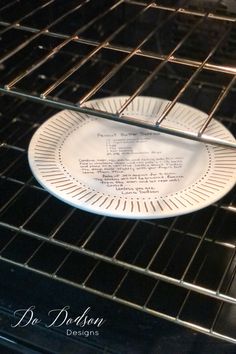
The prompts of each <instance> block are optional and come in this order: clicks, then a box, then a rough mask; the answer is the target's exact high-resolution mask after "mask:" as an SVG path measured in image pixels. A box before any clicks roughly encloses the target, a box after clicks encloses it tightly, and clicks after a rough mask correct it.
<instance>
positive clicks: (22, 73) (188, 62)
mask: <svg viewBox="0 0 236 354" xmlns="http://www.w3.org/2000/svg"><path fill="white" fill-rule="evenodd" d="M54 3H55V0H49V1H47V2H45V3H44V4H41V5H40V6H39V7H37V8H35V9H33V10H31V11H29V12H28V13H26V14H24V15H23V16H22V17H21V18H19V19H18V20H15V21H14V22H12V23H9V22H7V21H4V19H3V20H1V21H0V24H1V25H2V26H3V27H5V28H3V29H2V30H1V32H2V33H6V32H7V31H8V30H9V29H13V28H14V29H16V30H21V31H26V32H30V33H32V35H31V36H29V37H28V38H27V39H26V40H24V41H23V42H21V43H20V44H18V45H17V46H16V47H15V48H13V49H11V50H10V51H9V52H7V53H4V54H3V55H2V56H1V58H0V63H1V64H3V66H4V63H5V61H6V60H8V59H10V58H12V57H14V55H15V54H17V53H18V52H19V51H21V50H22V49H23V48H25V47H27V46H28V45H30V44H31V43H32V41H33V40H35V39H36V38H38V37H39V36H42V38H44V36H45V37H46V36H49V37H54V38H58V39H61V40H62V42H60V43H59V44H57V45H56V46H54V47H53V48H50V50H49V52H48V53H46V54H44V55H43V57H41V58H39V59H37V60H35V61H34V62H33V63H32V64H31V65H30V66H28V67H26V68H24V69H23V70H21V69H19V71H18V73H17V74H16V75H15V77H13V78H11V80H9V82H8V83H5V84H4V85H3V86H0V92H1V93H4V94H9V95H13V96H18V97H22V98H27V99H30V100H34V101H37V102H40V103H44V104H47V105H52V106H54V107H56V108H59V109H63V108H65V109H71V110H75V111H79V112H84V113H88V114H92V115H96V116H98V117H101V118H105V119H111V120H114V121H119V122H123V123H125V124H131V125H135V126H139V127H143V128H146V129H151V130H155V131H159V132H163V133H166V134H171V135H175V136H179V137H183V138H187V139H192V140H196V141H200V142H203V143H209V144H213V145H219V146H223V147H226V148H233V149H235V148H236V143H235V142H230V141H225V140H222V139H218V138H213V137H212V136H209V135H207V134H205V133H204V132H205V130H206V128H207V126H208V125H209V123H210V121H211V119H212V118H213V115H214V114H215V113H216V111H217V110H218V109H219V108H220V107H221V104H222V102H223V100H224V99H225V98H226V97H228V95H229V94H230V93H231V92H232V90H233V89H234V84H235V73H236V68H235V67H234V66H232V65H222V64H218V63H217V64H216V63H214V62H212V63H211V61H210V60H211V58H212V57H213V55H214V54H215V52H216V51H217V49H218V48H219V47H220V46H221V45H222V43H223V41H224V39H225V38H226V37H227V35H228V34H229V33H230V31H231V24H232V23H233V22H235V21H236V17H235V18H234V20H233V17H232V16H229V17H227V16H224V15H221V14H220V15H218V14H217V12H216V13H212V12H211V11H209V10H207V11H205V12H201V11H195V10H189V9H188V7H185V4H186V3H185V2H183V3H182V4H181V5H182V7H175V6H172V7H171V6H162V5H160V4H156V3H154V2H144V1H143V2H138V1H132V0H119V1H118V0H117V1H114V2H113V3H112V4H111V5H110V6H108V7H107V8H105V9H104V10H102V11H101V12H100V13H99V14H95V16H94V17H93V18H92V19H90V20H89V21H88V22H87V23H86V24H85V25H83V26H82V27H80V28H78V29H77V30H76V31H74V32H73V33H72V34H69V35H67V34H62V33H58V32H50V30H51V29H52V28H53V26H55V25H56V24H59V23H60V22H61V21H62V20H68V21H69V19H70V15H73V14H74V13H75V12H76V11H80V10H82V9H83V8H84V7H85V6H86V5H87V4H90V3H92V0H83V1H80V2H79V3H78V4H77V5H76V6H74V7H73V8H69V9H68V8H67V10H66V11H65V12H64V13H63V14H62V15H60V16H59V17H58V18H56V19H54V20H53V21H52V22H51V23H50V24H48V25H47V26H45V27H43V28H40V29H38V28H33V27H30V26H25V25H23V24H22V23H21V22H22V21H23V20H24V19H27V18H30V17H31V16H32V15H35V14H37V13H39V11H40V10H41V9H42V8H46V7H47V6H54V5H55V4H54ZM124 4H126V5H127V6H130V5H131V4H132V6H139V7H140V10H138V11H137V13H136V14H135V15H133V16H131V17H130V18H129V19H128V20H124V22H123V23H122V24H121V25H119V26H118V28H116V29H115V30H114V31H113V32H112V33H110V34H109V36H108V37H107V38H105V40H102V41H100V42H99V41H96V40H94V39H91V38H88V37H82V36H81V34H83V32H84V31H85V30H87V29H89V28H90V27H91V26H92V25H94V24H96V23H97V21H98V20H102V19H103V18H107V16H109V14H110V13H112V12H113V11H114V10H115V9H118V8H120V6H121V5H124ZM150 9H152V10H153V11H154V10H155V11H157V12H158V11H165V12H167V13H168V12H170V14H169V15H168V16H166V18H165V19H164V20H162V21H159V22H158V24H156V25H155V26H153V28H151V29H150V30H149V32H148V34H146V35H145V36H144V38H143V39H141V40H139V43H138V44H137V45H136V46H134V47H126V46H125V45H117V44H116V43H115V42H114V43H111V41H112V40H113V39H114V38H116V36H117V35H118V34H119V33H121V32H122V31H123V30H124V29H125V28H127V26H129V25H130V24H131V23H132V22H133V21H136V20H137V19H139V18H140V17H141V16H142V15H143V14H144V13H146V12H147V10H150ZM213 9H214V8H213ZM178 14H181V16H185V15H186V16H187V17H189V16H195V20H196V18H198V20H196V23H195V24H192V25H191V26H190V29H189V30H188V32H186V33H185V34H184V36H183V37H182V39H181V40H179V41H178V42H177V43H176V44H175V46H174V49H172V50H171V51H170V52H169V54H165V55H164V54H160V53H158V52H150V51H147V50H145V49H143V47H144V45H145V44H146V43H147V42H148V41H149V40H150V39H151V38H152V37H153V36H154V35H155V34H156V33H158V31H159V30H160V29H161V28H162V26H164V25H165V24H166V23H167V21H169V20H172V19H173V18H174V17H175V16H177V15H178ZM189 18H190V17H189ZM206 19H208V20H209V19H210V20H212V21H226V22H227V24H228V25H229V26H228V28H227V29H226V30H225V29H224V31H222V34H221V37H220V38H219V41H217V43H216V44H215V46H214V48H213V49H211V51H210V52H209V53H208V54H207V56H206V57H205V59H204V60H203V61H199V60H197V59H195V58H194V59H189V58H185V57H184V56H183V57H182V56H180V57H179V56H178V55H177V54H176V53H177V50H178V49H180V48H181V47H182V46H183V44H184V43H185V42H186V41H187V39H188V38H189V37H190V36H191V34H193V33H195V31H196V30H197V29H198V28H199V26H200V25H201V24H202V23H204V21H206ZM71 42H73V43H75V44H76V43H77V44H83V45H86V46H90V47H94V49H92V50H91V51H89V53H88V54H86V55H85V56H83V57H82V58H80V59H79V61H78V62H75V63H73V66H72V67H71V68H70V69H69V70H67V71H65V72H64V73H62V75H61V76H60V77H56V78H55V80H54V81H53V82H52V83H51V82H50V85H49V86H48V87H47V88H46V89H44V90H43V91H42V92H41V93H38V92H35V91H32V90H28V91H27V90H22V89H20V88H17V87H16V85H17V84H18V83H19V82H20V81H21V80H22V79H24V78H27V77H29V75H30V74H33V73H34V72H35V71H36V69H39V68H40V67H41V66H42V65H45V64H47V63H48V62H49V61H50V59H52V58H55V56H58V55H59V53H61V52H62V51H63V50H64V49H65V48H67V45H68V44H69V43H71ZM102 49H108V50H110V51H112V52H120V53H124V54H126V53H127V55H126V56H125V57H124V58H123V59H121V60H120V62H118V63H116V64H115V65H113V66H112V68H111V69H110V70H109V71H108V72H106V74H105V76H103V77H102V78H101V79H99V81H98V82H97V83H95V84H94V85H93V86H92V87H91V88H90V89H89V90H87V92H85V93H84V94H83V95H82V97H81V98H80V99H79V103H76V104H75V103H73V102H70V101H67V100H65V99H62V98H58V97H54V96H49V95H50V94H52V93H53V91H54V90H55V89H56V88H58V87H60V86H63V85H65V84H66V80H68V79H69V78H70V77H71V76H72V75H73V74H75V73H76V72H77V71H78V70H79V69H81V67H82V66H84V65H85V64H87V63H88V62H90V61H92V60H94V58H95V55H97V54H98V53H100V52H101V50H102ZM136 57H144V58H149V59H153V60H158V61H159V63H158V65H157V66H156V67H155V68H154V70H153V71H152V72H151V73H149V75H148V76H147V77H146V78H145V79H144V80H143V81H142V82H141V83H140V84H139V86H138V87H137V88H136V89H135V91H134V92H133V93H132V94H131V95H130V97H129V98H128V100H127V101H126V102H125V103H124V104H123V106H122V107H120V109H119V111H118V112H117V113H116V114H114V113H111V112H103V111H98V110H97V109H96V108H93V109H91V108H88V107H86V102H87V100H88V99H90V98H91V97H92V96H93V95H95V94H96V93H99V92H100V91H101V90H102V89H103V87H104V85H105V84H107V83H109V81H110V80H111V79H113V78H114V75H115V74H117V73H119V72H120V71H121V69H123V68H124V66H125V65H126V64H129V61H130V59H132V58H136ZM170 63H175V64H178V65H180V66H184V67H186V66H187V67H191V68H194V72H193V73H192V74H191V76H190V78H189V79H188V80H187V82H186V83H185V84H184V86H183V87H182V88H181V89H180V90H179V92H178V93H177V94H176V95H175V97H174V99H172V100H171V103H170V104H169V105H168V106H167V108H166V110H165V111H164V112H163V113H162V115H161V117H159V118H158V119H157V122H156V123H157V124H156V126H155V124H154V125H153V124H147V123H144V122H142V121H140V120H137V119H135V117H130V116H128V115H126V114H124V110H125V108H126V107H127V106H128V105H129V104H130V103H131V102H132V100H133V99H134V98H135V97H136V96H137V95H139V94H141V93H142V91H143V90H144V89H146V87H148V86H149V85H150V84H152V82H153V81H154V80H156V77H157V75H158V74H159V72H160V70H161V69H162V68H164V67H166V65H167V64H170ZM195 69H196V70H195ZM203 70H208V71H214V72H217V73H225V74H227V75H230V76H232V78H229V79H230V82H229V83H228V84H227V85H226V88H223V89H222V90H221V93H220V94H219V96H218V99H217V100H216V101H215V102H214V104H213V106H212V108H211V110H210V112H209V114H208V117H207V119H206V121H205V122H204V124H203V125H202V127H200V129H199V131H198V132H197V133H195V132H189V131H184V130H181V129H174V128H172V127H166V126H163V125H162V124H161V123H162V121H163V120H164V119H165V117H166V116H167V114H168V113H169V112H170V111H171V109H172V108H173V107H174V105H175V103H176V102H177V101H178V100H179V99H180V98H181V97H182V95H183V94H184V93H185V92H186V90H187V89H188V88H189V87H190V85H191V84H192V83H193V81H194V80H195V79H196V77H197V76H198V74H199V73H202V71H203Z"/></svg>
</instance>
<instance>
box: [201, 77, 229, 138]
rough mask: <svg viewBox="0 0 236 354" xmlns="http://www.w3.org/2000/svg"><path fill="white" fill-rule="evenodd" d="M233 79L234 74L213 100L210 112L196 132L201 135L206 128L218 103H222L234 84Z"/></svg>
mask: <svg viewBox="0 0 236 354" xmlns="http://www.w3.org/2000/svg"><path fill="white" fill-rule="evenodd" d="M235 80H236V76H234V77H233V78H232V79H231V81H230V82H229V84H228V86H227V87H224V88H223V89H222V91H221V93H220V94H219V97H218V98H217V100H216V101H215V103H214V105H213V107H212V109H211V112H210V113H209V115H208V118H207V119H206V121H205V122H204V124H203V125H202V127H201V128H200V129H199V132H198V134H199V135H202V134H203V133H204V131H205V130H206V128H207V127H208V125H209V123H210V122H211V120H212V118H213V115H214V114H215V112H216V111H217V109H218V108H219V106H220V104H221V103H222V101H223V100H224V99H225V97H226V96H227V95H228V93H229V92H230V90H231V88H232V87H233V85H234V84H235Z"/></svg>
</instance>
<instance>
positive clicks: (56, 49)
mask: <svg viewBox="0 0 236 354" xmlns="http://www.w3.org/2000/svg"><path fill="white" fill-rule="evenodd" d="M122 2H123V0H120V1H119V2H117V3H115V4H114V5H112V6H111V7H109V8H108V9H107V10H105V11H104V12H103V13H102V14H100V15H99V16H97V17H96V18H94V19H93V20H91V21H89V23H87V24H86V25H85V26H83V27H82V28H80V27H79V29H78V30H76V31H75V32H74V33H73V34H72V35H71V36H70V37H68V38H66V39H65V40H64V41H63V42H62V43H60V44H59V45H57V46H56V47H54V48H53V49H51V51H50V52H49V53H48V54H46V55H45V56H44V57H43V58H42V59H39V60H38V61H36V62H34V63H33V65H31V66H30V67H28V68H27V69H25V70H24V71H23V72H22V73H20V74H19V75H18V76H16V77H15V78H14V79H13V80H12V81H11V82H9V83H8V84H6V85H5V87H6V89H7V90H10V89H11V88H12V86H14V85H15V84H16V83H17V82H19V81H20V80H22V79H23V78H24V77H25V76H27V75H29V74H31V73H32V72H33V71H34V70H36V69H38V68H39V67H40V66H41V65H42V64H44V63H45V62H46V61H48V60H49V59H50V58H52V57H53V56H55V54H57V53H58V52H59V51H60V50H61V49H63V48H64V47H65V46H66V45H67V44H69V43H70V42H72V41H74V40H76V39H78V36H79V33H80V32H81V31H84V30H85V29H87V28H88V27H89V26H91V25H92V24H94V23H95V22H96V21H97V20H99V19H100V18H102V17H103V16H105V15H107V14H108V13H109V12H111V11H113V10H114V9H115V8H116V7H118V6H119V5H120V4H121V3H122ZM84 4H86V2H85V3H84ZM81 6H82V5H81ZM42 97H43V98H44V97H45V95H44V94H42Z"/></svg>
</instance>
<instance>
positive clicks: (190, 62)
mask: <svg viewBox="0 0 236 354" xmlns="http://www.w3.org/2000/svg"><path fill="white" fill-rule="evenodd" d="M122 1H123V0H122ZM150 8H151V6H150ZM179 12H180V13H182V12H181V11H180V10H179V9H178V10H177V11H176V13H179ZM208 17H209V18H210V14H209V16H208ZM10 24H11V23H10V22H5V21H1V20H0V25H2V26H9V25H10ZM14 28H15V29H17V30H20V31H26V32H31V33H38V32H39V31H40V30H39V29H37V28H33V27H29V26H24V25H21V24H18V25H15V26H14ZM44 35H45V36H49V37H52V38H58V39H68V38H70V36H69V35H66V34H62V33H58V32H52V31H50V30H48V31H47V32H45V33H44ZM73 41H74V42H75V43H81V44H87V45H89V46H94V47H96V46H98V45H99V42H97V41H95V40H92V39H88V38H83V37H81V36H80V37H78V38H74V40H73ZM104 48H105V49H109V50H111V51H116V52H122V53H130V52H132V50H133V48H129V47H125V46H120V45H119V46H118V45H115V44H111V43H107V44H106V45H105V46H104ZM135 55H136V56H141V57H144V58H150V59H157V60H161V61H162V60H165V59H166V55H164V54H158V53H156V52H150V51H147V50H144V49H142V50H139V51H137V52H136V53H135ZM169 62H170V63H175V64H181V65H184V66H189V67H193V68H198V67H199V65H201V62H200V61H198V60H194V59H188V58H184V57H178V56H174V55H173V56H172V57H171V58H169ZM204 69H205V70H208V71H214V72H222V73H225V74H229V75H231V74H235V73H236V68H235V67H234V66H229V65H222V64H214V63H210V62H209V63H206V64H205V67H204Z"/></svg>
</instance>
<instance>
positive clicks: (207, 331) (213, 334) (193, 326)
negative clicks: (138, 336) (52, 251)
mask: <svg viewBox="0 0 236 354" xmlns="http://www.w3.org/2000/svg"><path fill="white" fill-rule="evenodd" d="M0 260H2V261H4V262H7V263H9V264H11V265H13V266H18V267H20V268H24V269H26V270H29V271H33V272H35V273H37V274H41V275H43V276H46V277H48V278H50V279H52V280H57V281H60V282H62V283H65V284H68V285H71V286H74V287H76V288H78V289H82V290H86V291H88V292H89V293H92V294H95V295H98V296H100V297H102V298H105V299H108V300H112V301H115V302H117V303H120V304H122V305H126V306H129V307H131V308H133V309H136V310H139V311H142V312H145V313H147V314H150V315H152V316H156V317H159V318H163V319H165V320H168V321H170V322H173V323H176V324H180V325H182V326H184V327H186V328H189V329H192V330H195V331H198V332H201V333H204V334H206V335H209V336H211V337H214V338H217V339H221V340H225V341H228V342H230V343H236V339H235V338H233V337H230V336H227V335H224V334H222V333H220V332H218V331H214V330H213V327H211V328H210V329H209V328H206V327H202V326H199V325H197V324H194V323H192V322H188V321H184V320H182V319H180V318H177V317H174V316H170V315H168V314H165V313H163V312H160V311H157V310H153V309H151V308H149V307H146V306H141V305H139V304H136V303H134V302H130V301H127V300H125V299H122V298H120V297H117V296H113V295H110V294H107V293H105V292H102V291H99V290H97V289H95V288H92V287H89V286H87V285H86V286H85V285H83V284H79V283H75V282H73V281H70V280H69V279H66V278H63V277H60V276H58V275H55V274H53V275H52V274H49V273H47V272H45V271H42V270H39V269H36V268H33V267H30V266H29V265H24V264H21V263H19V262H16V261H13V260H10V259H8V258H5V257H3V256H1V255H0ZM213 324H214V325H215V322H213Z"/></svg>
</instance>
